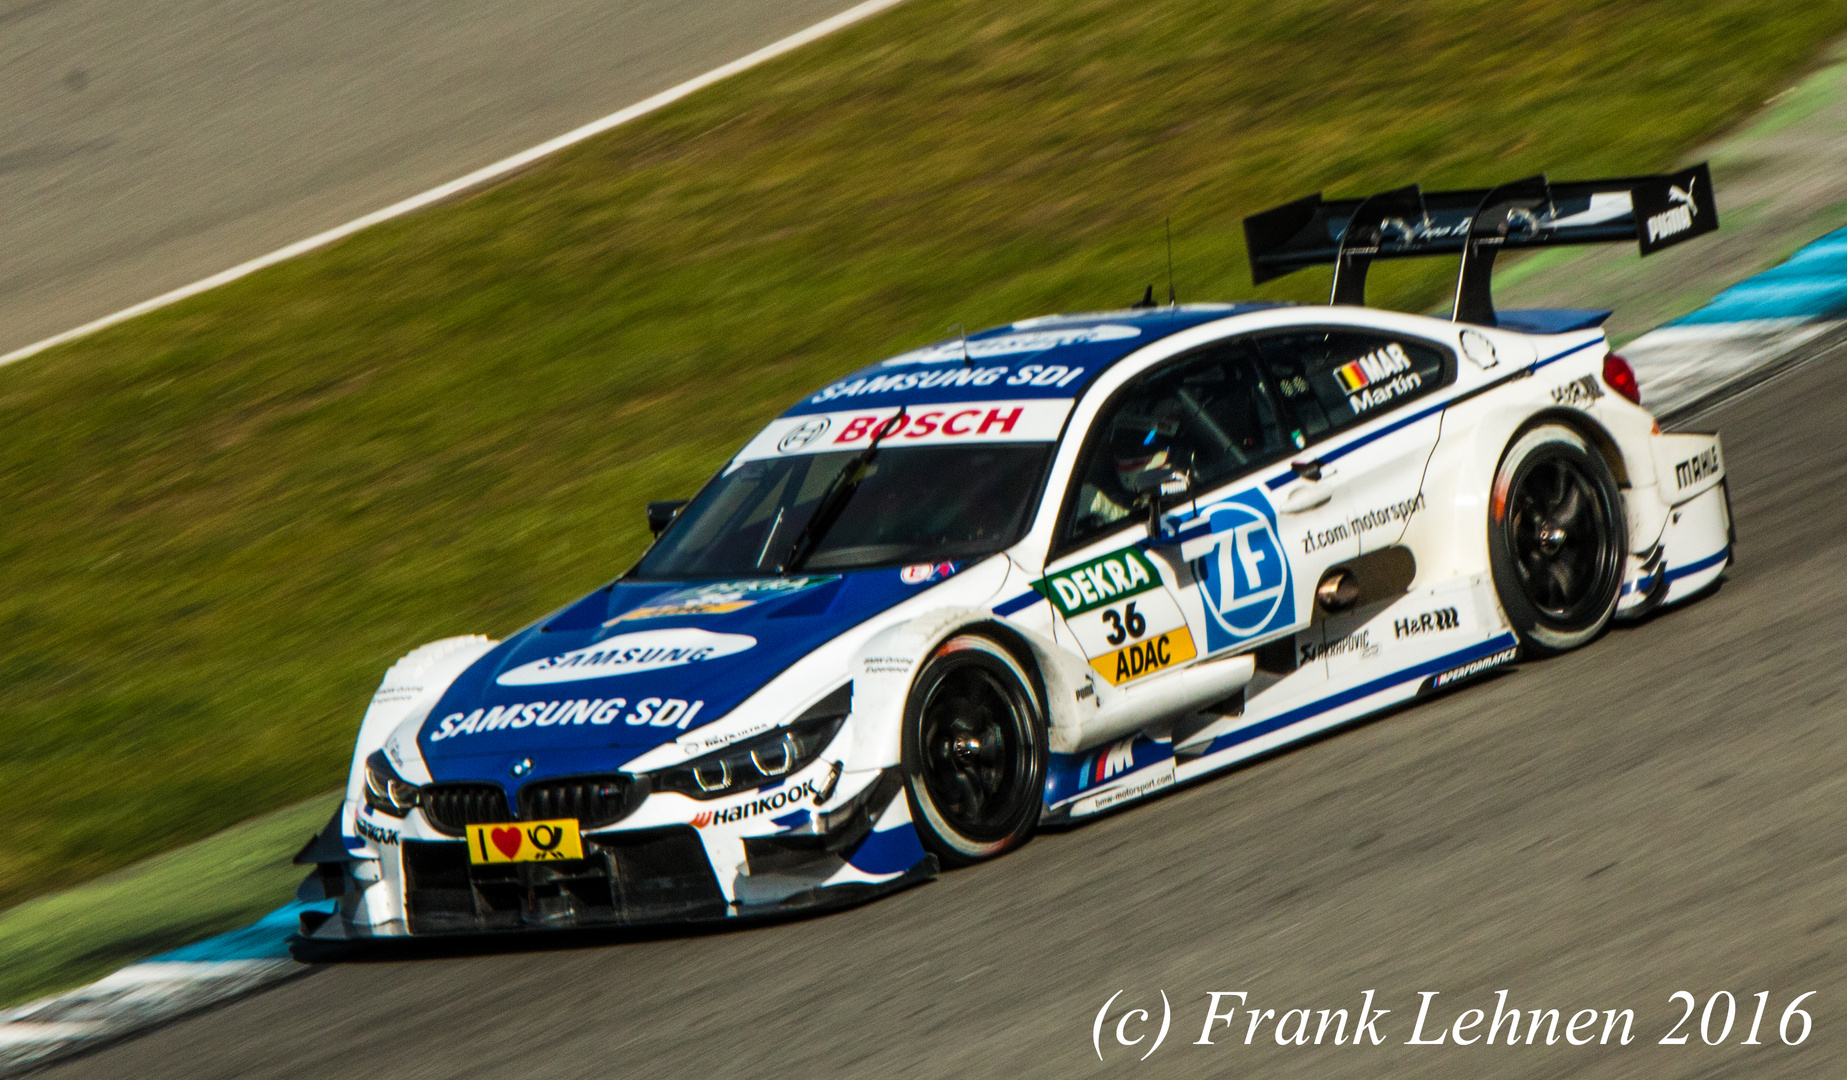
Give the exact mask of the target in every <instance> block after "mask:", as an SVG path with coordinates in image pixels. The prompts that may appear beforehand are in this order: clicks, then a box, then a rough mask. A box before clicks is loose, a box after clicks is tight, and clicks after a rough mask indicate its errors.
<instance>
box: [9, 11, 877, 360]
mask: <svg viewBox="0 0 1847 1080" xmlns="http://www.w3.org/2000/svg"><path fill="white" fill-rule="evenodd" d="M903 2H904V0H866V2H865V3H863V4H860V5H858V6H857V7H853V8H849V9H847V10H846V11H843V12H841V13H840V14H838V15H835V16H834V17H832V18H830V19H823V20H821V21H820V22H818V23H815V24H814V25H813V26H810V27H809V28H808V29H806V30H801V31H798V32H796V33H793V34H790V35H789V36H788V37H786V38H783V39H782V40H781V41H778V42H776V43H774V44H772V45H765V46H764V47H763V48H761V49H758V50H757V51H756V52H754V53H751V54H750V55H749V56H745V57H742V58H740V59H737V60H733V61H731V62H730V63H729V64H726V65H724V66H723V67H717V68H713V69H712V70H711V71H708V72H706V73H705V74H704V75H700V76H698V77H697V78H693V79H688V80H687V81H685V82H683V83H681V84H680V85H678V86H676V87H674V88H672V89H671V90H663V91H661V92H660V93H658V94H655V95H654V96H653V97H651V98H648V99H647V100H645V101H640V102H637V103H636V104H634V105H630V106H629V107H628V108H626V109H622V110H620V111H618V112H613V113H610V114H609V115H608V116H605V117H603V118H602V119H601V120H594V121H591V122H590V123H588V124H585V125H584V126H583V127H580V128H577V129H576V130H574V131H567V132H565V133H564V134H563V135H560V136H558V137H557V138H555V139H549V140H547V141H545V142H542V143H540V144H539V145H537V146H535V147H533V148H532V149H530V150H526V151H522V152H520V153H518V154H514V155H513V156H512V157H510V158H506V159H504V160H501V161H496V162H495V163H494V164H492V165H489V166H487V167H486V168H482V169H476V170H475V171H474V172H471V173H469V174H468V175H467V176H464V177H462V178H461V179H459V180H451V181H449V182H448V183H446V184H444V185H442V186H441V187H434V188H431V189H430V190H428V191H426V192H424V193H423V194H421V195H413V196H411V197H410V198H408V199H405V200H404V201H402V202H396V203H392V204H391V205H390V206H387V207H385V208H384V209H383V210H375V211H373V212H372V213H370V214H367V215H366V216H364V217H362V218H355V219H354V220H352V221H349V222H347V223H346V224H344V225H341V226H338V227H336V228H332V229H329V230H327V231H326V232H324V233H319V234H317V235H315V236H310V237H308V238H307V239H306V240H298V241H296V242H295V243H293V244H290V245H289V246H288V247H285V248H279V249H277V250H275V251H272V252H270V253H269V254H267V255H264V256H261V257H260V258H255V259H252V260H250V261H249V262H247V263H239V264H238V265H236V266H233V267H232V268H231V269H229V270H224V271H220V272H219V273H216V274H213V275H212V276H211V277H208V278H203V279H201V280H199V281H195V282H193V283H192V284H190V285H185V286H182V287H180V288H178V289H175V290H173V291H172V292H169V293H162V294H161V295H159V296H156V297H155V298H153V299H152V300H143V301H142V302H141V303H139V304H136V305H134V306H133V307H126V308H123V309H122V310H121V311H118V312H116V313H115V314H113V315H105V316H103V317H102V318H100V319H97V320H95V321H94V322H87V323H84V324H83V325H82V326H79V327H77V328H76V329H74V330H66V331H65V332H63V333H62V334H56V335H54V336H52V337H48V338H46V339H45V340H43V341H37V342H34V343H32V344H31V345H27V346H25V347H24V348H21V349H14V350H13V351H12V352H10V353H7V354H6V355H4V356H0V365H6V364H11V363H13V362H14V361H17V360H24V359H25V358H26V357H28V356H33V355H36V354H38V353H41V352H44V351H45V350H46V349H49V348H52V347H53V346H56V345H62V344H64V343H65V342H67V341H74V340H76V339H77V338H80V337H83V336H84V335H86V334H93V333H95V332H96V331H98V330H101V329H104V328H105V327H110V326H114V325H115V324H117V323H120V322H126V321H128V320H129V319H132V318H134V317H135V316H137V315H144V314H146V313H147V312H150V311H153V310H155V309H157V308H163V307H166V306H167V305H169V304H175V303H178V302H179V301H181V300H184V299H186V298H187V297H190V296H197V295H199V294H200V293H202V292H205V291H206V290H208V289H215V288H217V287H218V286H220V285H226V284H229V283H230V282H233V281H236V280H237V279H238V278H241V277H245V276H247V275H249V274H254V273H256V272H257V271H258V270H261V269H263V268H264V267H268V266H274V265H276V264H277V263H279V262H282V261H284V260H287V259H293V258H294V257H295V256H297V255H304V254H306V253H308V252H310V251H313V250H315V249H316V248H322V247H326V246H327V245H328V244H331V243H333V242H334V241H336V240H342V239H345V238H346V237H348V236H351V235H353V234H354V233H356V232H358V231H359V230H361V229H364V228H368V227H370V226H373V225H377V224H378V223H379V222H381V221H390V220H391V219H392V218H395V217H403V216H404V215H405V214H408V213H411V212H413V211H416V210H421V209H423V208H424V207H426V206H429V205H431V204H432V203H438V202H441V201H442V200H444V199H447V198H450V197H451V196H454V195H457V194H460V193H461V192H464V191H467V190H468V189H470V188H474V187H479V186H480V185H482V184H486V183H490V182H492V181H494V180H498V179H500V178H501V177H503V176H506V175H508V174H509V173H513V172H517V171H518V170H520V169H523V168H525V167H526V166H528V165H530V164H532V163H533V162H535V161H538V160H539V159H540V158H543V157H548V156H550V155H552V154H555V153H557V152H558V151H560V150H563V149H564V148H565V147H568V146H574V145H576V144H577V143H580V142H583V141H584V140H585V139H588V138H590V137H591V136H593V135H601V134H602V133H603V132H605V131H608V130H609V129H610V128H613V127H618V126H620V125H622V124H626V123H628V122H629V121H630V120H633V119H635V118H636V117H639V116H646V115H647V114H648V113H651V112H654V111H655V110H656V109H660V108H662V107H663V106H666V105H669V104H671V103H673V102H675V101H678V100H680V99H681V98H683V97H685V96H687V95H688V94H691V93H693V92H695V91H698V90H703V89H705V88H706V87H708V86H711V85H712V84H713V83H715V82H718V81H719V80H721V79H726V78H729V77H731V76H733V75H736V74H737V73H738V72H740V71H744V70H746V69H749V68H753V67H756V66H757V65H758V64H761V63H763V62H764V61H766V60H773V59H775V58H776V57H778V56H781V55H782V54H784V53H786V52H791V51H793V50H795V49H799V48H801V47H802V46H803V45H806V44H808V43H809V42H811V41H816V40H818V39H820V38H824V37H826V36H827V35H829V34H831V33H833V32H834V31H836V30H839V29H842V28H843V27H847V26H851V25H853V24H854V23H856V22H859V21H861V20H862V19H866V18H870V17H871V16H873V15H877V14H878V13H879V12H881V11H884V10H885V9H887V8H893V7H897V6H898V5H899V4H901V3H903Z"/></svg>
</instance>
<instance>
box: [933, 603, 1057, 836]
mask: <svg viewBox="0 0 1847 1080" xmlns="http://www.w3.org/2000/svg"><path fill="white" fill-rule="evenodd" d="M1036 686H1037V682H1036V680H1034V679H1033V678H1032V676H1031V675H1029V674H1028V673H1027V671H1026V669H1025V668H1024V667H1022V666H1021V664H1020V661H1019V660H1018V659H1017V658H1015V657H1014V655H1013V654H1012V653H1011V652H1009V651H1008V650H1007V649H1006V647H1005V646H1003V645H1001V644H1000V643H999V642H997V641H995V640H993V639H992V638H989V637H986V636H983V635H981V634H975V633H964V634H957V635H955V636H954V637H951V638H950V639H949V640H948V641H945V642H944V643H943V644H942V645H940V646H938V647H937V649H936V651H935V653H933V654H932V655H931V657H930V659H929V661H927V662H926V663H925V664H924V666H923V670H922V671H921V672H919V673H918V676H917V681H916V683H914V684H913V685H912V687H911V694H910V698H909V700H908V701H907V702H906V703H905V709H904V746H903V762H904V777H905V794H906V797H907V798H909V800H910V806H911V820H912V821H913V822H915V823H916V828H917V835H918V838H919V839H921V840H922V841H923V844H924V847H925V848H926V849H927V850H928V851H930V852H931V853H932V854H934V855H935V856H936V857H937V858H938V859H939V860H941V862H942V863H943V865H944V866H948V867H953V866H968V865H970V864H972V863H977V862H981V861H982V860H984V859H991V858H994V857H995V856H996V855H1000V854H1001V853H1003V852H1006V851H1010V850H1012V849H1013V848H1016V847H1019V846H1020V845H1021V844H1024V843H1025V842H1026V841H1027V840H1028V839H1029V838H1031V836H1032V834H1033V831H1034V830H1035V829H1036V828H1037V827H1038V824H1039V811H1040V809H1041V807H1042V806H1043V804H1044V797H1045V771H1046V761H1047V754H1048V751H1049V747H1048V745H1047V743H1048V736H1047V731H1046V723H1045V710H1044V708H1043V707H1042V706H1041V704H1040V699H1039V694H1038V691H1037V690H1036Z"/></svg>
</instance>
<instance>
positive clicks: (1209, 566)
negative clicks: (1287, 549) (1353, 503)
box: [1194, 493, 1294, 648]
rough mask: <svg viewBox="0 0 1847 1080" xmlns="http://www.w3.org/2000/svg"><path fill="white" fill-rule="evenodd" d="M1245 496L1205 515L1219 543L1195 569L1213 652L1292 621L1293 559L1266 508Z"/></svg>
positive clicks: (1253, 498)
mask: <svg viewBox="0 0 1847 1080" xmlns="http://www.w3.org/2000/svg"><path fill="white" fill-rule="evenodd" d="M1260 498H1261V497H1260V496H1257V495H1255V494H1253V493H1246V494H1244V495H1240V496H1238V497H1236V498H1234V499H1233V500H1232V501H1230V502H1225V503H1220V504H1219V505H1218V506H1215V507H1213V508H1212V509H1211V510H1210V511H1208V512H1207V514H1206V518H1207V520H1208V521H1209V522H1210V523H1211V528H1212V535H1213V536H1215V537H1217V538H1218V541H1219V542H1218V544H1217V546H1216V547H1214V548H1213V550H1212V551H1210V552H1208V553H1207V554H1206V555H1205V556H1203V557H1202V558H1200V559H1199V560H1198V562H1196V563H1195V564H1194V573H1195V574H1196V576H1197V577H1198V578H1199V582H1200V586H1201V588H1202V589H1203V590H1204V592H1205V599H1206V612H1207V614H1208V615H1209V616H1210V617H1211V621H1212V625H1209V626H1208V627H1207V630H1208V634H1207V637H1208V639H1209V640H1208V642H1207V645H1208V647H1209V648H1222V647H1224V646H1225V645H1230V644H1233V643H1235V642H1237V641H1242V640H1244V639H1247V638H1253V637H1256V636H1258V635H1259V634H1262V633H1264V632H1265V631H1266V630H1269V629H1270V628H1271V627H1272V626H1274V625H1275V624H1276V623H1277V621H1278V616H1279V615H1280V616H1281V618H1282V621H1285V622H1286V621H1288V620H1289V618H1291V617H1292V616H1293V614H1294V612H1293V611H1292V610H1290V600H1291V592H1292V590H1291V589H1290V579H1289V559H1288V556H1287V555H1285V554H1284V551H1283V545H1282V541H1281V540H1280V539H1279V538H1278V537H1277V534H1276V521H1275V519H1274V518H1272V517H1271V516H1270V514H1269V513H1268V512H1267V511H1268V509H1269V508H1268V506H1261V505H1252V502H1253V501H1255V500H1257V499H1260Z"/></svg>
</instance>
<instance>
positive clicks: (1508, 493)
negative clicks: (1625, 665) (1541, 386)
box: [1488, 424, 1629, 656]
mask: <svg viewBox="0 0 1847 1080" xmlns="http://www.w3.org/2000/svg"><path fill="white" fill-rule="evenodd" d="M1628 550H1629V528H1628V523H1627V519H1626V518H1625V517H1624V513H1623V503H1622V493H1621V492H1620V491H1619V490H1618V488H1617V486H1616V477H1615V476H1613V475H1611V473H1610V466H1609V464H1608V463H1607V462H1605V461H1604V459H1603V455H1601V454H1599V453H1598V452H1597V450H1596V449H1595V448H1594V447H1592V446H1591V445H1590V444H1589V443H1587V442H1586V441H1585V440H1584V438H1583V436H1581V435H1579V434H1578V433H1577V432H1575V431H1573V430H1571V429H1570V428H1568V427H1563V426H1561V425H1558V424H1543V425H1540V426H1538V427H1535V428H1532V429H1531V430H1528V431H1525V432H1522V433H1521V434H1520V436H1519V437H1518V438H1516V439H1515V440H1514V441H1513V442H1512V443H1511V444H1510V445H1509V446H1508V448H1507V452H1506V453H1505V454H1503V455H1502V456H1501V464H1500V468H1498V469H1497V470H1496V471H1495V474H1494V488H1493V491H1492V495H1491V498H1490V499H1489V503H1488V561H1489V564H1490V566H1491V568H1492V570H1493V572H1494V591H1495V594H1496V595H1497V596H1498V597H1499V598H1500V601H1501V609H1502V610H1503V611H1505V612H1506V613H1507V619H1508V621H1509V622H1510V623H1512V624H1513V628H1514V632H1515V634H1516V635H1518V637H1519V638H1520V643H1521V645H1522V646H1523V651H1524V652H1526V653H1527V654H1528V655H1535V656H1547V655H1551V654H1554V653H1561V652H1564V651H1566V650H1568V649H1575V648H1577V647H1578V646H1580V645H1582V644H1584V643H1585V642H1587V641H1589V640H1591V639H1592V638H1594V637H1596V636H1597V635H1598V634H1599V633H1601V632H1602V631H1603V628H1604V627H1605V626H1607V625H1609V622H1610V619H1611V618H1612V617H1613V616H1614V615H1615V614H1616V602H1617V600H1618V599H1620V598H1621V595H1622V585H1623V568H1624V566H1625V565H1626V559H1627V554H1628Z"/></svg>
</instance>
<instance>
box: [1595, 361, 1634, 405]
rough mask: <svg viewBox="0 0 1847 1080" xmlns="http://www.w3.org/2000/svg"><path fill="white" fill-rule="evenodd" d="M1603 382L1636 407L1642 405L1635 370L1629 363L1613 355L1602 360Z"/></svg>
mask: <svg viewBox="0 0 1847 1080" xmlns="http://www.w3.org/2000/svg"><path fill="white" fill-rule="evenodd" d="M1603 381H1604V382H1606V383H1608V384H1609V387H1610V389H1612V390H1614V391H1616V392H1617V393H1619V394H1621V395H1622V396H1624V397H1626V398H1628V399H1629V400H1630V401H1633V402H1635V403H1636V404H1637V405H1640V404H1641V403H1642V388H1641V387H1640V386H1638V385H1636V381H1635V369H1634V368H1632V367H1630V366H1629V361H1627V360H1624V359H1623V358H1622V357H1620V356H1618V355H1616V354H1615V353H1611V354H1610V355H1608V356H1606V357H1604V358H1603Z"/></svg>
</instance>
